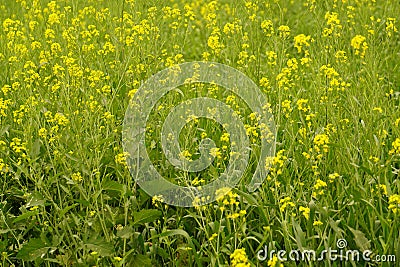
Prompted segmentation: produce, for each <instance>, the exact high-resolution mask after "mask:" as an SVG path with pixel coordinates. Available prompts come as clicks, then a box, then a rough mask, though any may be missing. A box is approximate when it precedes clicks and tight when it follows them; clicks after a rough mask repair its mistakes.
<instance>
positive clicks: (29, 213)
mask: <svg viewBox="0 0 400 267" xmlns="http://www.w3.org/2000/svg"><path fill="white" fill-rule="evenodd" d="M37 214H39V211H38V210H34V211H27V212H25V213H23V214H21V215H19V216H18V217H17V218H15V219H14V220H13V223H17V222H20V221H23V220H25V219H28V218H30V217H32V216H35V215H37Z"/></svg>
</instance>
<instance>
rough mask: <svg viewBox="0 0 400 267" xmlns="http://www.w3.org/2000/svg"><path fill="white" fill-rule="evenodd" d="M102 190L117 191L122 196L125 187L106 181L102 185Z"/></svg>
mask: <svg viewBox="0 0 400 267" xmlns="http://www.w3.org/2000/svg"><path fill="white" fill-rule="evenodd" d="M102 189H103V190H106V191H117V192H120V193H121V194H122V193H124V192H125V191H126V186H125V185H122V184H120V183H118V182H116V181H113V180H110V179H107V180H105V181H104V182H103V183H102Z"/></svg>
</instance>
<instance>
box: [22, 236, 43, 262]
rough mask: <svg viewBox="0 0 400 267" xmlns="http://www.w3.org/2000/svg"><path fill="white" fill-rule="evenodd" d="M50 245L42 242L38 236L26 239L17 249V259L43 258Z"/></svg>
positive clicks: (31, 259)
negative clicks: (18, 249)
mask: <svg viewBox="0 0 400 267" xmlns="http://www.w3.org/2000/svg"><path fill="white" fill-rule="evenodd" d="M49 249H50V246H49V245H48V244H47V243H45V242H43V241H42V240H41V239H40V238H34V239H31V240H29V241H28V243H26V244H25V245H23V247H22V248H21V249H20V251H18V254H17V259H20V260H24V261H33V260H36V259H38V258H43V257H44V256H45V255H46V253H47V251H48V250H49Z"/></svg>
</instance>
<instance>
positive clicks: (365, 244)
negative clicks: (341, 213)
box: [349, 226, 371, 251]
mask: <svg viewBox="0 0 400 267" xmlns="http://www.w3.org/2000/svg"><path fill="white" fill-rule="evenodd" d="M349 229H350V231H351V232H352V233H353V235H354V241H355V242H356V245H357V247H358V248H359V249H360V250H361V251H365V250H367V249H371V244H370V242H371V241H370V240H368V238H366V237H365V234H364V233H363V232H361V231H360V230H356V229H353V228H351V227H350V226H349Z"/></svg>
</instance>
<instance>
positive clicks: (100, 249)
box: [85, 237, 114, 257]
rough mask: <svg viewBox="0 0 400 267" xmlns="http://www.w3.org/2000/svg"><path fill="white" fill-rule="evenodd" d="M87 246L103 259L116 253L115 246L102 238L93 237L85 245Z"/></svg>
mask: <svg viewBox="0 0 400 267" xmlns="http://www.w3.org/2000/svg"><path fill="white" fill-rule="evenodd" d="M85 246H86V247H87V248H88V249H90V250H92V251H96V252H97V253H99V256H102V257H107V256H111V255H112V254H113V253H114V247H113V245H112V244H111V243H109V242H106V241H105V240H104V239H103V238H101V237H92V238H91V239H89V240H88V241H87V242H86V243H85Z"/></svg>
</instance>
